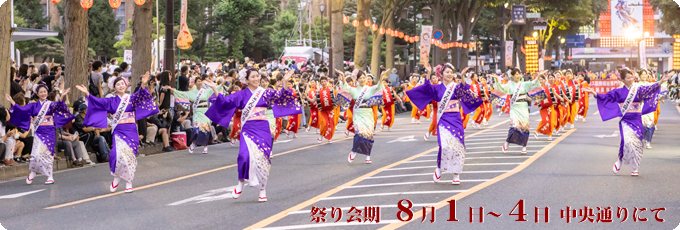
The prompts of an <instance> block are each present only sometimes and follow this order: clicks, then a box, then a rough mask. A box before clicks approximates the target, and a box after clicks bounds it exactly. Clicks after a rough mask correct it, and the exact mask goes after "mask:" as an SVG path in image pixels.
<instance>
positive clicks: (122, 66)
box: [120, 62, 128, 72]
mask: <svg viewBox="0 0 680 230" xmlns="http://www.w3.org/2000/svg"><path fill="white" fill-rule="evenodd" d="M127 67H128V63H127V62H123V63H121V64H120V69H122V71H121V72H123V71H125V70H126V69H127Z"/></svg>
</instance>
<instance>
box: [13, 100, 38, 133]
mask: <svg viewBox="0 0 680 230" xmlns="http://www.w3.org/2000/svg"><path fill="white" fill-rule="evenodd" d="M36 104H38V105H40V103H30V104H28V105H25V106H20V105H19V104H14V105H13V106H12V107H11V108H10V112H11V113H12V116H10V118H9V123H12V124H13V125H15V126H16V127H19V128H21V129H23V130H28V129H29V128H31V116H32V115H33V114H31V113H32V112H33V107H35V105H36Z"/></svg>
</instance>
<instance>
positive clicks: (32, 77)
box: [30, 73, 40, 82]
mask: <svg viewBox="0 0 680 230" xmlns="http://www.w3.org/2000/svg"><path fill="white" fill-rule="evenodd" d="M38 77H40V74H37V73H34V74H31V77H30V78H31V82H33V81H35V79H36V78H38Z"/></svg>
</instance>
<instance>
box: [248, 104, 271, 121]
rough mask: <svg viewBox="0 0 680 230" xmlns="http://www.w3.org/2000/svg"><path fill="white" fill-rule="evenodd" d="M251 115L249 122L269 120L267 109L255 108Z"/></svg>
mask: <svg viewBox="0 0 680 230" xmlns="http://www.w3.org/2000/svg"><path fill="white" fill-rule="evenodd" d="M251 113H252V114H251V115H250V117H249V118H248V120H249V121H254V120H267V107H255V108H253V111H252V112H251Z"/></svg>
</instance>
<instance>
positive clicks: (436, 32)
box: [432, 30, 444, 40]
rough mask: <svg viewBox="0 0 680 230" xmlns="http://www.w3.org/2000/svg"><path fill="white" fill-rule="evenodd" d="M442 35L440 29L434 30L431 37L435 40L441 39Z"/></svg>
mask: <svg viewBox="0 0 680 230" xmlns="http://www.w3.org/2000/svg"><path fill="white" fill-rule="evenodd" d="M442 37H444V33H443V32H442V31H441V30H435V31H434V33H432V38H434V39H435V40H441V39H442Z"/></svg>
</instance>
